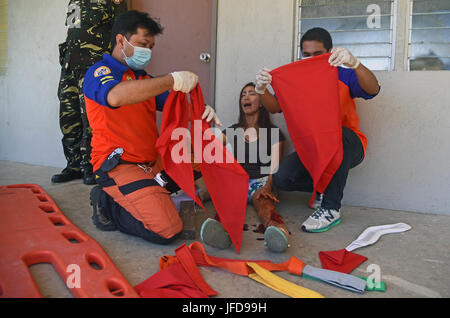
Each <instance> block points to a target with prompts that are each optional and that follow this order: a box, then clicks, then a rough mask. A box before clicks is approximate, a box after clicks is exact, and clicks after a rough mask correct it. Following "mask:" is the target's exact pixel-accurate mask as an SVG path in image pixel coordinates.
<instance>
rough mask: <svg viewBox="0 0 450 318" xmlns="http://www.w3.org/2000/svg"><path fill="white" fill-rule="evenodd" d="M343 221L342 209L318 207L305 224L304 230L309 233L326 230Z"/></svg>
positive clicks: (303, 225)
mask: <svg viewBox="0 0 450 318" xmlns="http://www.w3.org/2000/svg"><path fill="white" fill-rule="evenodd" d="M340 223H341V214H340V211H336V210H333V209H325V208H318V209H317V210H316V211H315V212H314V213H313V214H312V215H311V216H310V217H309V218H308V219H307V220H306V221H305V222H304V223H303V224H302V230H303V231H305V232H308V233H321V232H326V231H328V230H329V229H331V228H332V227H334V226H336V225H339V224H340Z"/></svg>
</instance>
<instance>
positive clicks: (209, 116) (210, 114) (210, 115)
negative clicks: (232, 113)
mask: <svg viewBox="0 0 450 318" xmlns="http://www.w3.org/2000/svg"><path fill="white" fill-rule="evenodd" d="M205 119H206V122H207V123H210V122H211V121H212V120H214V122H215V123H216V125H217V126H220V127H222V122H221V121H220V119H219V117H217V114H216V112H215V111H214V109H213V108H212V107H211V106H209V105H206V109H205V112H204V113H203V116H202V120H205Z"/></svg>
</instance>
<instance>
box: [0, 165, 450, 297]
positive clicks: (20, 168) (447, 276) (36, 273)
mask: <svg viewBox="0 0 450 318" xmlns="http://www.w3.org/2000/svg"><path fill="white" fill-rule="evenodd" d="M59 172H60V169H58V168H49V167H40V166H31V165H25V164H20V163H12V162H4V161H0V185H12V184H25V183H29V184H38V185H40V186H42V187H43V188H44V189H45V190H46V191H47V193H48V194H49V195H50V196H51V197H52V198H53V199H54V200H55V201H56V203H57V204H58V206H59V207H60V209H61V210H62V211H63V213H64V214H65V215H66V216H67V217H68V218H69V219H70V220H71V221H72V222H73V223H74V224H75V225H76V226H78V227H79V228H80V229H81V230H82V231H84V232H85V233H86V234H88V235H89V236H91V237H92V238H93V239H95V240H96V241H97V242H98V243H99V244H100V245H101V246H102V247H103V248H104V250H105V251H106V252H107V253H108V255H109V256H110V258H111V259H112V260H113V262H114V263H115V264H116V266H117V267H118V269H119V270H120V271H121V272H122V274H123V275H124V276H125V277H126V278H127V280H128V281H129V282H130V284H131V285H133V286H135V285H137V284H139V283H141V282H142V281H144V280H146V279H147V278H148V277H150V276H152V275H153V274H154V273H156V272H157V271H158V262H159V259H160V257H161V256H163V255H174V249H175V248H177V247H178V246H180V245H182V244H183V243H186V244H190V243H192V241H182V240H180V241H176V242H175V243H173V244H172V245H170V246H164V247H161V246H158V245H155V244H151V243H148V242H146V241H144V240H142V239H139V238H135V237H131V236H128V235H125V234H122V233H119V232H108V233H105V232H100V231H98V230H97V229H96V228H95V227H94V226H93V224H92V222H91V215H92V208H91V206H90V204H89V192H90V189H91V188H92V187H90V186H85V185H83V184H82V182H81V180H77V181H73V182H70V183H67V184H62V185H53V184H51V182H50V178H51V176H52V175H53V174H55V173H59ZM280 198H281V203H280V204H279V205H278V210H279V212H280V213H281V215H282V216H283V217H284V218H285V221H286V222H287V224H288V227H289V229H290V231H291V232H292V240H291V245H292V246H291V247H290V248H289V249H288V250H287V252H285V253H282V254H275V253H272V252H270V251H268V250H267V249H266V248H265V247H264V245H263V241H261V240H258V239H259V238H261V237H262V234H258V233H255V232H254V231H253V230H254V229H256V226H257V225H259V221H258V218H257V217H256V213H255V211H254V209H253V207H251V206H249V207H248V210H247V216H246V224H248V231H244V234H243V243H242V249H241V254H240V255H238V254H237V253H236V252H235V250H234V249H233V248H230V249H228V250H217V249H214V248H210V247H207V246H206V250H207V252H208V253H209V254H211V255H214V256H219V257H227V258H236V259H247V260H260V259H268V260H271V261H273V262H276V263H280V262H284V261H286V260H288V259H289V258H290V257H291V256H296V257H298V258H300V259H301V260H303V261H304V262H305V263H307V264H310V265H312V266H316V267H321V265H320V261H319V257H318V252H319V251H332V250H339V249H343V248H345V247H346V246H347V245H348V244H350V243H351V242H352V241H354V240H355V239H356V238H357V237H358V236H359V234H361V233H362V231H364V230H365V229H366V228H367V227H369V226H375V225H384V224H393V223H399V222H403V223H407V224H409V225H411V227H412V230H410V231H408V232H405V233H400V234H390V235H386V236H383V237H382V238H381V239H380V240H379V241H378V242H377V243H376V244H374V245H372V246H369V247H365V248H361V249H358V250H356V251H355V252H356V253H358V254H361V255H364V256H366V257H367V258H368V260H367V261H366V262H365V263H363V264H361V265H360V266H359V267H358V268H357V269H355V270H354V271H353V272H352V274H354V275H360V276H369V275H370V273H367V272H366V269H367V267H368V266H369V265H370V264H377V265H379V266H380V269H381V275H382V278H381V279H382V281H384V282H386V285H387V291H386V293H380V292H366V293H364V294H361V295H360V294H355V293H351V292H347V291H345V290H343V289H339V288H336V287H333V286H330V285H326V284H324V283H321V282H317V281H312V280H308V279H305V278H301V277H297V276H293V275H290V274H288V273H277V275H279V276H281V277H283V278H285V279H287V280H289V281H291V282H294V283H296V284H299V285H301V286H303V287H306V288H310V289H312V290H315V291H317V292H319V293H321V294H322V295H324V296H325V297H330V298H352V297H355V298H374V297H375V298H382V297H388V298H399V297H405V298H416V297H433V298H438V297H445V298H447V297H450V268H449V266H448V264H449V263H450V253H449V243H448V242H450V231H449V230H448V229H449V228H450V216H445V215H432V214H425V213H424V214H422V213H410V212H402V211H389V210H381V209H372V208H363V207H352V206H344V207H343V208H342V219H343V221H342V223H341V225H339V226H337V227H335V228H333V229H331V230H330V231H328V232H326V233H322V234H308V233H304V232H302V231H301V230H300V225H301V223H302V222H303V221H304V220H305V219H306V218H307V217H308V216H309V215H310V214H311V212H312V211H311V210H310V209H309V208H308V207H307V202H308V200H309V195H308V194H301V193H281V196H280ZM206 207H207V210H208V214H212V213H214V207H213V206H212V204H211V202H209V203H207V204H206ZM199 213H203V212H202V211H200V212H199ZM201 217H206V215H205V214H204V213H203V215H201ZM30 270H31V272H32V274H33V277H34V278H35V281H36V283H37V284H38V286H39V287H40V289H41V292H42V294H43V296H44V297H48V298H69V297H72V295H71V293H70V291H69V290H68V289H67V288H66V287H65V284H64V282H63V280H62V279H60V278H59V276H58V275H57V274H56V272H55V271H54V270H53V267H52V266H51V265H45V264H42V265H34V266H31V268H30ZM200 271H201V273H202V275H203V277H204V278H205V280H206V281H207V282H208V283H209V284H210V285H211V287H212V288H213V289H215V290H217V291H218V292H219V296H218V297H219V298H249V297H250V298H253V297H256V298H284V297H286V296H284V295H282V294H280V293H278V292H276V291H273V290H271V289H269V288H267V287H265V286H263V285H260V284H259V283H256V282H254V281H252V280H251V279H249V278H246V277H240V276H237V275H234V274H231V273H229V272H226V271H224V270H221V269H215V268H204V267H203V268H201V269H200Z"/></svg>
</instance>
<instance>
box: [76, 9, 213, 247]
mask: <svg viewBox="0 0 450 318" xmlns="http://www.w3.org/2000/svg"><path fill="white" fill-rule="evenodd" d="M162 31H163V29H162V27H161V26H160V25H159V24H158V23H157V22H156V21H155V20H153V19H151V18H150V17H149V16H148V15H147V14H146V13H142V12H138V11H128V12H126V13H123V14H122V15H120V16H119V17H118V18H117V19H116V21H115V23H114V26H113V30H112V47H113V50H112V55H108V54H105V55H104V56H103V60H102V61H100V62H98V63H96V64H95V65H93V66H92V67H91V68H90V69H89V70H88V72H87V73H86V77H85V81H84V94H85V99H86V109H87V115H88V118H89V122H90V124H91V127H92V135H93V136H92V154H91V158H92V165H93V167H94V171H95V174H96V181H97V183H98V184H99V186H97V187H95V188H94V189H93V190H92V192H91V203H92V205H93V208H94V214H93V222H94V224H95V225H96V227H97V228H98V229H100V230H103V231H115V230H119V231H121V232H124V233H127V234H130V235H135V236H139V237H141V238H143V239H145V240H147V241H150V242H153V243H157V244H168V243H170V242H171V241H173V240H174V239H175V238H176V236H177V234H179V233H180V232H181V230H182V227H183V226H182V222H181V219H180V217H179V215H178V211H177V209H176V207H175V205H174V204H173V202H172V200H171V198H170V196H169V194H170V192H169V191H168V190H167V189H170V188H176V185H174V184H173V181H171V180H170V178H168V176H167V175H166V174H165V173H164V171H162V167H161V164H160V162H159V160H158V156H157V151H156V141H157V139H158V127H157V124H156V111H162V110H163V107H164V104H165V101H166V99H167V96H168V94H169V90H174V91H181V92H183V93H189V92H191V91H192V90H193V89H194V88H195V87H196V86H197V84H198V77H197V75H195V74H193V73H191V72H187V71H182V72H174V73H171V74H168V75H165V76H161V77H157V78H153V77H151V76H150V75H148V74H147V73H146V71H145V70H144V69H145V68H146V67H147V66H148V64H149V62H150V60H151V56H152V49H153V47H154V46H155V43H156V36H158V35H159V34H161V33H162ZM203 117H204V118H207V120H209V121H211V120H213V119H214V120H215V122H216V123H219V120H218V118H217V116H216V115H215V112H214V111H213V110H212V108H211V107H209V106H208V107H206V111H205V114H204V116H203ZM168 183H169V186H168Z"/></svg>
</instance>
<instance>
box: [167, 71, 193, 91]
mask: <svg viewBox="0 0 450 318" xmlns="http://www.w3.org/2000/svg"><path fill="white" fill-rule="evenodd" d="M170 75H172V77H173V81H174V84H173V90H174V91H176V92H183V93H186V94H187V93H190V92H191V91H192V90H193V89H194V88H195V87H197V84H198V76H197V75H195V74H194V73H192V72H186V71H183V72H174V73H171V74H170Z"/></svg>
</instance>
